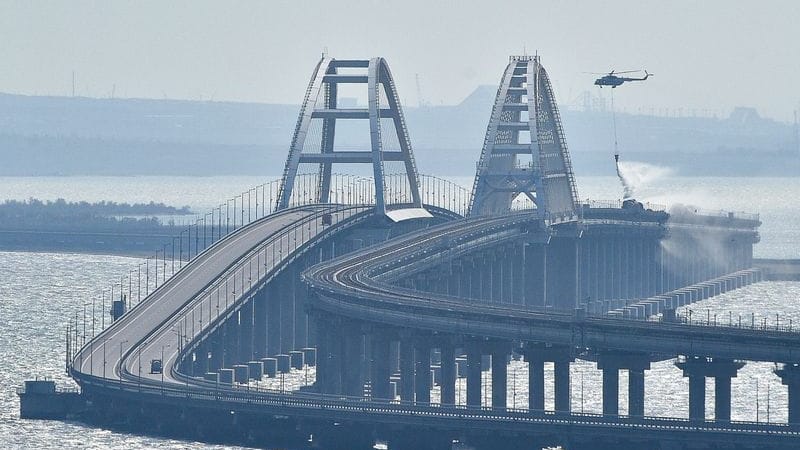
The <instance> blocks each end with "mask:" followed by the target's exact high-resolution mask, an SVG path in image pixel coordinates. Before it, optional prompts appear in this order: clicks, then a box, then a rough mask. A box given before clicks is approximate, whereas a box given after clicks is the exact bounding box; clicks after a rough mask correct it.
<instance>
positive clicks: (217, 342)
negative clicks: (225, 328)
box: [208, 328, 223, 372]
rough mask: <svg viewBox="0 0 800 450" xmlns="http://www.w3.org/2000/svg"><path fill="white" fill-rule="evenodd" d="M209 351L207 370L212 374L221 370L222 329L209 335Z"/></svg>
mask: <svg viewBox="0 0 800 450" xmlns="http://www.w3.org/2000/svg"><path fill="white" fill-rule="evenodd" d="M210 340H211V351H210V352H209V353H210V356H209V357H208V370H209V372H214V371H217V370H219V369H221V368H222V353H223V351H222V343H223V342H222V329H221V328H220V329H218V330H217V331H216V332H214V334H212V335H211V339H210Z"/></svg>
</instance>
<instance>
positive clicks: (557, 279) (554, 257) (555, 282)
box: [545, 237, 578, 311]
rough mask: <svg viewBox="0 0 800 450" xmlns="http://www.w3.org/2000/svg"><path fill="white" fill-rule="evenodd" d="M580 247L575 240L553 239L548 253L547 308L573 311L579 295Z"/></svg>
mask: <svg viewBox="0 0 800 450" xmlns="http://www.w3.org/2000/svg"><path fill="white" fill-rule="evenodd" d="M577 260H578V245H577V239H575V238H572V237H570V238H552V239H551V240H550V243H549V245H548V249H547V251H546V257H545V264H546V265H547V268H546V270H545V271H546V275H545V276H546V278H547V281H546V282H545V286H546V287H545V306H549V307H553V308H556V309H561V310H570V311H571V310H573V309H574V308H575V307H576V306H577V305H576V303H575V302H576V299H577V295H578V290H577V286H578V276H577V273H578V272H577V271H578V268H577Z"/></svg>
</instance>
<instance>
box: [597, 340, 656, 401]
mask: <svg viewBox="0 0 800 450" xmlns="http://www.w3.org/2000/svg"><path fill="white" fill-rule="evenodd" d="M597 368H598V369H600V370H602V371H603V414H605V415H612V416H616V415H618V414H619V371H620V370H627V371H628V415H629V416H631V417H643V416H644V371H645V370H650V358H649V356H648V355H643V354H639V353H622V352H601V353H599V354H598V355H597Z"/></svg>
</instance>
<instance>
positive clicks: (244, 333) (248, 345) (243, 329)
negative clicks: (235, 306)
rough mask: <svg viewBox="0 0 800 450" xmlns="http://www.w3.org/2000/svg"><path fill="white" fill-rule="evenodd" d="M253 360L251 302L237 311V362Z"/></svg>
mask: <svg viewBox="0 0 800 450" xmlns="http://www.w3.org/2000/svg"><path fill="white" fill-rule="evenodd" d="M251 359H253V300H250V301H249V302H247V303H245V304H244V305H242V308H241V309H240V310H239V361H238V362H243V361H250V360H251Z"/></svg>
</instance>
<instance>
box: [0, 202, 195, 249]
mask: <svg viewBox="0 0 800 450" xmlns="http://www.w3.org/2000/svg"><path fill="white" fill-rule="evenodd" d="M191 214H193V212H192V211H191V210H189V208H188V207H186V206H184V207H181V208H176V207H173V206H167V205H165V204H163V203H154V202H150V203H135V204H128V203H116V202H107V201H103V202H97V203H88V202H67V201H65V200H63V199H58V200H55V201H41V200H37V199H29V200H25V201H16V200H6V201H5V202H3V203H0V251H49V252H52V251H55V252H67V253H68V252H75V253H99V254H120V255H134V256H151V255H152V254H153V252H155V251H156V250H158V249H160V248H162V247H163V244H164V243H168V242H174V240H172V238H173V237H174V236H177V235H178V233H179V232H181V231H183V230H185V229H186V228H187V227H188V225H176V224H175V220H173V217H178V218H179V220H180V221H186V219H187V216H189V215H191ZM188 222H189V223H191V220H189V221H188ZM207 231H208V232H209V234H210V232H211V227H209V228H208V229H207ZM171 240H172V241H171ZM187 242H188V241H187ZM187 245H188V244H187ZM171 249H172V248H171V247H170V250H171Z"/></svg>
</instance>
